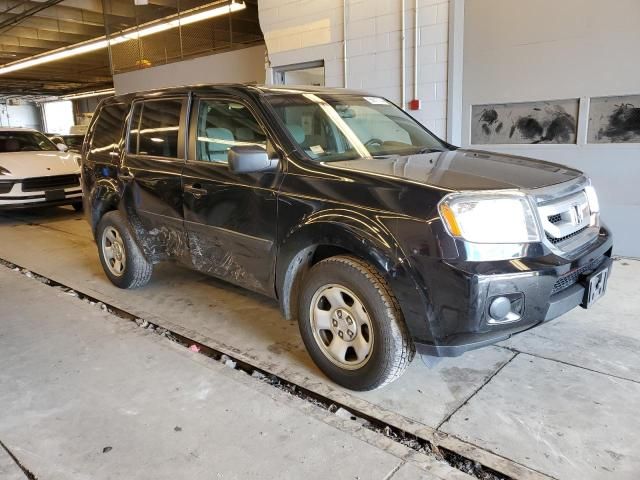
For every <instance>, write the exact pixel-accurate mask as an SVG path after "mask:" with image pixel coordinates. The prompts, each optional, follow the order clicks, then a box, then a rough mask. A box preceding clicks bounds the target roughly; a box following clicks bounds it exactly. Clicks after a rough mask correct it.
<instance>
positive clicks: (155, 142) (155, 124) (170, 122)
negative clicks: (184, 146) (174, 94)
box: [129, 99, 183, 158]
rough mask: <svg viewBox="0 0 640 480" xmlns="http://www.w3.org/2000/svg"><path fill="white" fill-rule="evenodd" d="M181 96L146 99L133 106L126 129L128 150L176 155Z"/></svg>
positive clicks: (164, 155)
mask: <svg viewBox="0 0 640 480" xmlns="http://www.w3.org/2000/svg"><path fill="white" fill-rule="evenodd" d="M182 105H183V100H179V99H172V100H148V101H145V102H142V103H138V104H136V106H135V109H134V113H133V116H132V122H131V129H130V131H129V153H133V154H138V155H149V156H153V157H167V158H178V157H180V155H178V133H179V130H180V114H181V111H182Z"/></svg>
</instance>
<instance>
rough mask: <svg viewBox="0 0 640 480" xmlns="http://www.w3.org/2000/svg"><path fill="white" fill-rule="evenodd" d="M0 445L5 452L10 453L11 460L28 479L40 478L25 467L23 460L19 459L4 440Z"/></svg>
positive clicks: (0, 441) (36, 479) (35, 479)
mask: <svg viewBox="0 0 640 480" xmlns="http://www.w3.org/2000/svg"><path fill="white" fill-rule="evenodd" d="M0 447H2V449H3V450H4V451H5V452H7V455H9V457H10V458H11V460H13V461H14V462H15V464H16V465H17V466H18V468H19V469H20V471H21V472H22V473H24V476H25V477H27V479H28V480H38V477H37V476H36V475H35V474H34V473H33V472H32V471H31V470H29V469H28V468H27V467H25V466H24V465H23V464H22V462H20V460H18V458H17V457H16V456H15V455H14V454H13V452H12V451H11V450H9V448H8V447H7V446H6V445H5V444H4V443H3V442H2V440H0Z"/></svg>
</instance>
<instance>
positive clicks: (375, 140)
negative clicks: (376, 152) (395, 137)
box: [364, 138, 384, 147]
mask: <svg viewBox="0 0 640 480" xmlns="http://www.w3.org/2000/svg"><path fill="white" fill-rule="evenodd" d="M383 144H384V142H383V141H382V140H380V139H379V138H370V139H369V140H367V141H366V142H365V144H364V146H365V147H373V146H377V147H381V146H382V145H383Z"/></svg>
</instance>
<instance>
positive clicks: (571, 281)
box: [551, 257, 604, 295]
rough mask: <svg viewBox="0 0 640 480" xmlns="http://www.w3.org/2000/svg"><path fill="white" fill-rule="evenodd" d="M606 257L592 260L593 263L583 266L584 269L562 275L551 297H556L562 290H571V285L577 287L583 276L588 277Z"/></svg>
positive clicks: (555, 284)
mask: <svg viewBox="0 0 640 480" xmlns="http://www.w3.org/2000/svg"><path fill="white" fill-rule="evenodd" d="M603 258H604V257H600V258H597V259H595V260H592V261H591V262H589V263H587V264H586V265H583V266H582V267H579V268H576V269H574V270H571V271H569V272H567V273H565V274H564V275H562V276H561V277H560V278H558V280H557V281H556V283H554V285H553V289H552V290H551V295H555V294H556V293H558V292H561V291H562V290H564V289H566V288H569V287H570V286H571V285H575V284H576V283H577V282H578V280H579V279H580V277H581V276H583V275H588V274H590V273H591V272H593V271H594V270H595V269H596V268H598V266H599V265H600V264H601V263H602V259H603Z"/></svg>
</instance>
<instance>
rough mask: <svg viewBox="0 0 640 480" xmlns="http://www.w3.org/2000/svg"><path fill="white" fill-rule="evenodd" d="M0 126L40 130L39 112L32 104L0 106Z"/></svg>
mask: <svg viewBox="0 0 640 480" xmlns="http://www.w3.org/2000/svg"><path fill="white" fill-rule="evenodd" d="M0 126H2V127H26V128H35V129H37V130H40V129H41V128H42V120H41V118H40V110H39V109H38V107H37V106H36V105H34V104H33V103H26V104H22V105H7V104H0Z"/></svg>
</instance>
